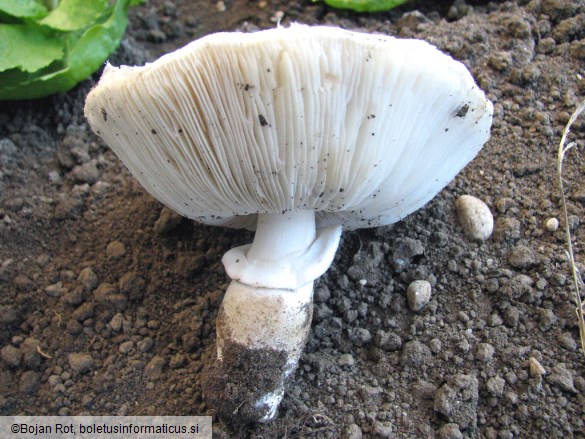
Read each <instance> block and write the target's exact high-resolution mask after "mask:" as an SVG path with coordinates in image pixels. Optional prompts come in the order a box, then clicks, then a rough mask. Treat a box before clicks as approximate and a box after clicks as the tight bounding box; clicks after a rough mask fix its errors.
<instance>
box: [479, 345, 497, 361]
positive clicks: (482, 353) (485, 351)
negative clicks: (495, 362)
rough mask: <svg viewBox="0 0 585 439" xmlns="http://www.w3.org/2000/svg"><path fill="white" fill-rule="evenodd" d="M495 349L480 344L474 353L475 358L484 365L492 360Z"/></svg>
mask: <svg viewBox="0 0 585 439" xmlns="http://www.w3.org/2000/svg"><path fill="white" fill-rule="evenodd" d="M495 351H496V350H495V349H494V347H493V346H492V345H491V344H489V343H480V344H479V345H477V351H476V353H475V358H477V359H478V360H479V361H483V362H484V363H487V362H488V361H491V360H492V358H493V357H494V353H495Z"/></svg>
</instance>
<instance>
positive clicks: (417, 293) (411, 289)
mask: <svg viewBox="0 0 585 439" xmlns="http://www.w3.org/2000/svg"><path fill="white" fill-rule="evenodd" d="M406 298H407V299H408V306H409V307H410V309H411V310H412V311H420V310H421V309H422V308H424V307H425V305H426V304H427V303H429V301H430V300H431V284H430V283H429V282H428V281H426V280H415V281H414V282H412V283H411V284H410V285H409V286H408V289H407V290H406Z"/></svg>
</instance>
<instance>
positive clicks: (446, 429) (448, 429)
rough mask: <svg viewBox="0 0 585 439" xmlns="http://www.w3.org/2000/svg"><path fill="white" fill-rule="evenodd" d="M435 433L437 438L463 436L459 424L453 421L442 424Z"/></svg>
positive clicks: (444, 438)
mask: <svg viewBox="0 0 585 439" xmlns="http://www.w3.org/2000/svg"><path fill="white" fill-rule="evenodd" d="M437 433H438V434H437V437H438V439H463V437H464V436H463V433H461V430H459V426H458V425H457V424H453V423H448V424H445V425H443V426H442V427H441V428H439V430H438V431H437Z"/></svg>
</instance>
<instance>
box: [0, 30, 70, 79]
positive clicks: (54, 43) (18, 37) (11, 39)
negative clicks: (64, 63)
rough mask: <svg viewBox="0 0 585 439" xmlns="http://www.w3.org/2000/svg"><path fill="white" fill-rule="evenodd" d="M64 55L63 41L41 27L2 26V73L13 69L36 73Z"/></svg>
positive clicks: (0, 36)
mask: <svg viewBox="0 0 585 439" xmlns="http://www.w3.org/2000/svg"><path fill="white" fill-rule="evenodd" d="M23 54H24V55H25V56H23ZM63 55H64V47H63V41H61V40H59V39H56V38H55V37H54V36H53V35H51V34H50V33H46V32H44V31H43V30H42V29H41V28H40V27H39V26H34V25H24V24H0V72H2V71H4V70H9V69H12V68H18V69H20V70H22V71H24V72H36V71H37V70H40V69H42V68H43V67H46V66H48V65H49V64H51V63H52V62H54V61H55V60H58V59H61V58H63Z"/></svg>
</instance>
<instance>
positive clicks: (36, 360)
mask: <svg viewBox="0 0 585 439" xmlns="http://www.w3.org/2000/svg"><path fill="white" fill-rule="evenodd" d="M40 345H41V342H40V341H38V340H37V339H36V338H32V337H28V338H26V339H25V340H24V341H23V342H22V344H21V345H20V352H22V363H23V364H24V366H25V367H27V368H28V369H35V368H37V367H39V366H40V364H41V355H40V354H39V351H38V349H39V347H40Z"/></svg>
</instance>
